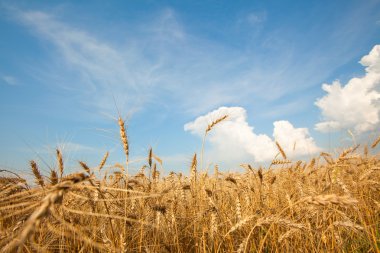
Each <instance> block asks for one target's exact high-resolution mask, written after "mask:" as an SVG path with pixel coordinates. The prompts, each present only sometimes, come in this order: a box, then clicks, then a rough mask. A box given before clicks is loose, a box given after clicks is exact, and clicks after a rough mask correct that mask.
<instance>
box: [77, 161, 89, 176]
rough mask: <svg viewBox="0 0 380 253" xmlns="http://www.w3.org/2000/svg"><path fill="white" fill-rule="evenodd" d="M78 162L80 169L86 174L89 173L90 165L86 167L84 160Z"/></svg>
mask: <svg viewBox="0 0 380 253" xmlns="http://www.w3.org/2000/svg"><path fill="white" fill-rule="evenodd" d="M79 164H80V166H82V169H84V170H85V171H86V172H87V174H89V175H90V174H91V170H90V167H88V165H87V164H86V163H85V162H82V161H79Z"/></svg>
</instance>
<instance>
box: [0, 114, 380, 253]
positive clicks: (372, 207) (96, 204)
mask: <svg viewBox="0 0 380 253" xmlns="http://www.w3.org/2000/svg"><path fill="white" fill-rule="evenodd" d="M225 118H226V116H225V117H224V118H223V119H222V118H221V119H218V120H216V121H214V122H212V123H211V124H210V125H209V126H208V128H207V129H206V131H205V136H206V134H207V133H208V132H209V131H212V129H213V128H214V127H217V124H218V123H219V122H220V121H223V120H224V119H225ZM119 127H120V138H121V142H122V144H123V148H124V151H125V155H126V162H124V163H123V164H108V163H107V156H108V153H107V154H105V156H104V157H103V158H100V159H99V165H97V166H89V165H87V164H86V163H85V162H80V163H79V165H80V167H81V168H82V171H78V173H74V174H69V175H67V174H66V173H65V168H64V161H63V159H62V154H61V151H60V150H58V149H57V150H56V154H57V167H56V168H54V169H53V170H51V173H50V175H42V174H41V173H40V170H39V164H37V163H36V162H34V161H31V162H30V167H31V170H32V172H33V174H34V176H35V182H36V186H30V185H29V184H28V183H26V181H25V180H23V179H22V178H18V177H1V178H0V187H1V188H0V247H1V248H2V251H3V252H17V251H19V252H283V251H287V252H379V249H380V248H379V247H380V246H379V240H380V194H379V190H380V183H379V182H380V167H379V164H380V161H379V157H378V156H375V155H370V152H369V149H372V148H375V147H376V145H377V144H378V142H379V141H380V139H378V140H376V141H375V142H374V143H373V144H372V147H371V146H370V147H368V146H366V145H364V146H360V145H357V146H355V147H350V148H347V149H345V150H343V151H342V152H341V153H340V155H339V156H337V157H333V156H332V155H330V154H327V153H321V154H320V155H319V156H316V157H315V158H313V159H312V160H310V161H289V160H288V159H287V156H286V154H285V152H284V151H283V150H282V148H281V145H280V144H279V143H277V146H278V151H279V152H278V156H277V158H276V159H274V160H273V161H272V163H271V165H270V166H269V167H268V168H261V167H260V168H253V167H252V166H251V165H249V164H242V165H241V166H242V167H243V168H244V169H245V172H242V173H223V172H220V171H218V167H217V166H216V167H214V168H212V170H213V171H207V172H206V171H205V170H204V169H202V168H200V166H199V161H198V160H199V159H198V157H199V155H197V154H195V155H194V157H193V160H192V164H191V166H190V168H189V173H188V175H182V174H181V173H174V172H171V173H169V174H168V175H166V176H163V175H161V174H160V171H161V168H162V161H161V159H160V158H159V157H157V156H156V155H155V154H154V151H153V150H152V149H151V150H150V151H149V153H148V154H147V158H146V164H145V165H144V166H143V167H142V168H141V169H140V172H139V173H137V174H135V175H130V174H128V166H129V165H128V162H129V144H128V138H127V135H126V132H125V128H124V122H123V121H122V120H121V119H119ZM200 155H202V154H200ZM95 175H96V176H95Z"/></svg>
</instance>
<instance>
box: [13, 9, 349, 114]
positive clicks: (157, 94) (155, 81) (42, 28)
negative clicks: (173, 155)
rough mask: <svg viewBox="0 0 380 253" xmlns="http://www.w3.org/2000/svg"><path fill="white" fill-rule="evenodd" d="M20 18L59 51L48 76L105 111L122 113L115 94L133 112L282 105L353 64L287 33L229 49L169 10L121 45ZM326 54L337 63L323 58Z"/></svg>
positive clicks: (36, 15) (64, 25) (45, 18)
mask: <svg viewBox="0 0 380 253" xmlns="http://www.w3.org/2000/svg"><path fill="white" fill-rule="evenodd" d="M14 13H15V15H16V16H17V18H18V20H19V21H20V22H22V23H23V24H24V25H26V26H28V27H29V28H30V29H31V31H32V33H34V34H36V35H37V36H39V37H40V38H41V39H42V40H47V41H49V42H51V43H52V44H53V45H54V46H55V48H56V49H57V51H52V52H50V53H52V54H54V57H52V58H53V59H55V61H56V62H55V63H56V64H55V65H54V64H52V66H53V67H51V68H52V69H49V71H48V72H49V74H46V75H52V73H57V75H59V76H60V79H61V80H62V81H61V87H63V88H65V89H68V90H72V92H76V93H77V94H79V96H80V97H81V100H82V101H83V102H84V103H86V104H89V105H91V106H94V107H96V108H98V109H99V110H104V111H112V112H114V111H115V108H114V103H113V101H112V100H113V99H112V96H113V95H115V96H116V100H117V103H118V104H119V105H120V107H122V108H132V109H131V110H132V111H136V110H138V109H141V108H145V107H146V106H149V105H151V106H157V105H168V104H170V105H172V106H170V107H167V108H171V110H173V108H177V110H180V111H182V112H188V113H191V114H193V115H199V114H200V113H205V112H207V111H209V110H211V109H213V108H216V107H218V106H221V105H226V104H227V105H231V104H238V105H242V106H248V104H250V105H249V106H252V104H251V102H247V101H252V99H253V98H260V99H264V100H266V101H275V100H276V99H278V98H280V97H284V96H286V95H288V94H292V92H294V91H295V90H297V91H301V90H303V89H307V88H309V87H311V86H313V85H316V84H318V83H320V82H322V80H323V79H325V78H326V77H328V76H329V74H330V73H331V72H332V71H333V70H334V68H336V67H339V64H344V63H345V62H346V61H348V60H349V59H351V58H350V57H352V54H351V55H350V54H347V56H342V55H344V53H347V51H349V50H348V48H346V49H344V50H343V51H342V50H340V49H339V48H335V47H332V48H331V50H326V48H323V46H314V47H313V48H312V49H309V48H308V49H307V50H300V49H298V47H297V46H296V43H301V44H307V43H309V42H308V41H304V40H305V39H304V38H302V39H301V38H299V36H298V37H297V36H294V38H292V39H290V38H291V36H292V35H294V34H293V33H291V34H288V31H287V30H286V29H285V30H281V29H280V28H279V29H276V30H273V31H271V32H269V31H264V32H263V33H262V38H260V39H259V40H256V41H252V42H251V43H248V44H249V46H248V47H243V48H236V47H230V46H229V45H228V44H224V43H222V42H220V41H214V40H212V39H207V38H205V37H200V36H198V35H197V34H194V33H190V32H189V31H188V30H187V29H186V24H184V23H182V22H181V18H180V17H179V16H178V14H177V13H176V11H175V10H173V9H170V8H166V9H163V10H161V12H158V13H156V15H153V18H151V20H150V21H147V20H144V21H143V22H141V23H139V24H136V25H134V27H133V28H131V27H120V30H123V31H125V32H123V34H122V35H123V36H124V38H125V39H120V38H119V40H118V41H123V42H122V43H115V41H112V42H111V41H108V40H107V39H104V36H101V31H99V34H100V35H99V34H94V32H90V31H89V30H86V29H84V28H80V26H79V25H75V24H70V22H68V21H65V19H63V18H57V17H56V16H54V15H52V14H47V13H45V12H41V11H15V12H14ZM61 17H64V15H61ZM268 18H269V17H267V14H266V12H265V11H262V12H252V13H248V14H247V15H246V16H245V20H246V22H251V23H252V22H253V23H263V22H266V20H267V19H268ZM346 25H347V24H346V23H345V22H342V26H346ZM128 28H131V31H130V32H128V30H129V29H128ZM340 28H341V27H339V26H338V27H336V29H340ZM343 38H345V34H343V35H340V34H338V35H336V37H335V38H334V39H335V40H336V41H337V44H339V42H340V40H342V39H343ZM297 40H298V41H297ZM345 44H349V45H351V44H350V43H345ZM349 45H348V46H347V47H349ZM320 50H324V51H325V52H326V54H329V55H330V57H329V58H327V57H321V56H320ZM56 53H58V54H56ZM337 55H339V56H341V57H340V58H339V59H340V62H339V64H338V65H337V62H336V61H334V60H333V59H335V58H336V57H335V56H337ZM316 66H318V67H316ZM332 66H334V67H332ZM66 73H67V76H70V77H66ZM62 76H65V77H62ZM47 77H48V78H49V76H47ZM54 81H55V80H54ZM47 82H48V81H47ZM49 83H51V82H49ZM268 90H270V92H268ZM88 98H91V99H88ZM273 103H274V102H273ZM254 106H257V107H259V106H260V104H255V105H254Z"/></svg>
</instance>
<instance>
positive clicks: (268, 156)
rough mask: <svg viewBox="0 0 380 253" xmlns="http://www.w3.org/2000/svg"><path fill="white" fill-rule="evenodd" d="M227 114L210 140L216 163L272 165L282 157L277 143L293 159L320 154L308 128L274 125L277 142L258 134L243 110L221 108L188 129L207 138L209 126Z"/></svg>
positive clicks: (211, 156)
mask: <svg viewBox="0 0 380 253" xmlns="http://www.w3.org/2000/svg"><path fill="white" fill-rule="evenodd" d="M226 114H227V115H228V119H227V120H226V121H223V122H222V123H220V124H218V125H217V126H216V127H215V128H214V129H213V130H212V131H211V132H210V133H209V136H207V140H208V141H209V142H210V144H211V151H209V156H210V159H211V160H212V161H218V162H223V161H236V162H243V161H247V160H254V161H255V162H265V161H269V160H272V159H273V158H274V157H275V156H276V154H277V153H278V150H277V148H276V144H275V141H276V140H277V141H278V142H280V144H281V146H282V147H283V149H284V150H285V152H286V153H287V154H289V155H290V156H291V157H294V156H301V155H307V154H312V153H315V152H318V151H319V148H318V147H317V146H316V144H315V142H314V140H313V138H311V137H310V136H309V132H308V130H307V129H306V128H295V127H294V126H293V125H292V124H291V123H290V122H288V121H276V122H274V123H273V125H274V130H273V137H274V138H271V137H269V136H268V135H266V134H257V133H255V132H254V128H253V127H252V126H250V125H249V124H248V122H247V112H246V110H245V109H244V108H242V107H220V108H218V109H217V110H214V111H212V112H209V113H207V114H206V115H203V116H200V117H198V118H196V119H195V120H194V121H192V122H189V123H187V124H185V126H184V129H185V131H189V132H191V133H192V134H194V135H198V136H199V137H203V136H204V133H205V129H206V128H207V125H208V124H210V123H211V122H212V121H214V120H216V119H217V118H219V117H221V116H223V115H226ZM294 143H296V145H294Z"/></svg>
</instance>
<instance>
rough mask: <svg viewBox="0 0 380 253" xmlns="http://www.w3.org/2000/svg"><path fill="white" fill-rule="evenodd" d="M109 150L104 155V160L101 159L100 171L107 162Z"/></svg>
mask: <svg viewBox="0 0 380 253" xmlns="http://www.w3.org/2000/svg"><path fill="white" fill-rule="evenodd" d="M108 155H109V152H108V151H107V152H106V154H105V155H104V156H103V159H102V161H100V164H99V168H98V170H99V171H100V170H101V169H102V168H103V167H104V165H105V164H106V161H107V158H108Z"/></svg>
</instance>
